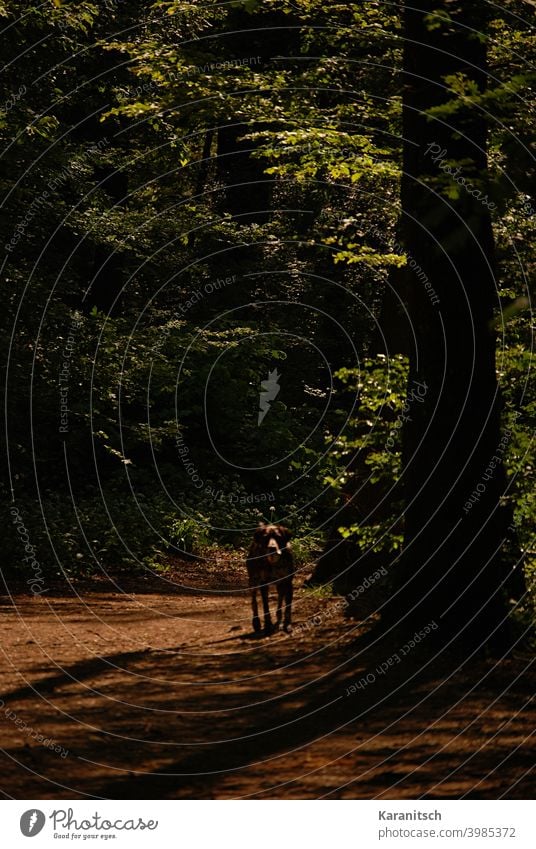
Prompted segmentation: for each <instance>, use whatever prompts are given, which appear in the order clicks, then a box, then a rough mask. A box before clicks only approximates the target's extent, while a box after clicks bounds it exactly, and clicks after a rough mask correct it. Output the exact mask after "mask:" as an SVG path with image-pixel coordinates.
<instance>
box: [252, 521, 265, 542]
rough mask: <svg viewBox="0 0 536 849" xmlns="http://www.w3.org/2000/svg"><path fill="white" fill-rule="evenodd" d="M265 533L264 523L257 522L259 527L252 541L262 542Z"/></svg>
mask: <svg viewBox="0 0 536 849" xmlns="http://www.w3.org/2000/svg"><path fill="white" fill-rule="evenodd" d="M265 531H266V525H265V524H264V522H259V527H258V528H257V530H256V531H255V532H254V534H253V539H254V540H255V542H262V539H263V537H264V533H265Z"/></svg>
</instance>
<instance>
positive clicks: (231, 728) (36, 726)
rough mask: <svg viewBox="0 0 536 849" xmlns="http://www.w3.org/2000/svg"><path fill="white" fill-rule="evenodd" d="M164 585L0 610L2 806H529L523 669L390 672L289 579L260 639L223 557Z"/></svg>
mask: <svg viewBox="0 0 536 849" xmlns="http://www.w3.org/2000/svg"><path fill="white" fill-rule="evenodd" d="M179 574H180V576H181V578H180V580H181V583H182V586H180V585H179V584H178V578H177V575H179ZM171 575H174V576H175V577H174V579H172V578H171V577H170V576H171ZM170 576H168V577H167V578H162V577H161V576H148V577H147V578H146V579H141V578H138V579H130V580H128V579H124V580H121V581H120V584H119V582H118V584H117V586H114V585H113V583H111V582H107V581H106V582H105V581H104V580H102V581H98V582H91V583H90V582H85V583H84V582H80V583H78V584H76V585H75V590H74V591H73V592H69V593H68V594H66V593H65V592H64V591H63V592H61V591H60V590H59V589H56V590H54V589H52V588H51V589H50V590H49V592H48V593H46V594H43V595H42V596H41V597H39V598H37V597H32V596H29V595H28V594H27V593H26V594H24V593H23V592H22V591H21V590H22V588H21V587H19V588H18V589H19V592H16V591H15V589H16V588H15V587H11V593H12V595H11V597H9V596H2V597H0V634H1V645H2V648H3V659H2V663H1V667H0V686H1V689H0V692H1V693H2V694H3V695H2V696H1V698H2V700H3V702H4V704H3V706H0V720H1V721H0V745H1V747H2V749H3V753H2V754H1V756H0V757H1V775H2V789H3V792H4V795H5V796H6V797H13V798H27V799H39V798H58V799H62V798H63V799H66V798H84V797H88V796H89V797H100V798H119V799H121V798H140V799H151V798H218V799H225V798H237V797H248V798H286V799H290V798H299V799H312V798H319V797H327V798H419V797H420V798H428V799H435V798H438V799H440V798H459V797H460V796H464V795H466V796H468V797H471V798H499V797H501V796H504V797H506V798H532V797H533V795H534V791H535V789H536V782H535V777H534V750H533V747H532V746H531V739H532V735H533V734H534V729H535V728H536V705H535V703H534V698H533V696H534V692H535V687H534V683H535V677H534V674H533V672H532V669H531V667H530V664H531V659H530V658H529V657H528V656H526V657H525V656H524V655H522V654H521V655H519V656H517V657H516V658H510V659H505V660H502V661H500V662H498V661H496V660H495V661H492V660H489V661H482V660H481V661H479V662H478V663H476V662H474V661H473V662H469V663H467V664H466V665H465V666H464V667H463V668H460V669H456V666H457V663H456V662H455V661H453V659H452V657H447V656H446V655H445V654H444V653H437V650H436V649H435V648H434V646H433V645H432V642H433V638H431V637H430V638H427V639H425V640H424V641H423V642H422V643H421V644H420V645H419V646H417V647H415V648H414V649H412V650H411V651H410V652H409V653H407V654H406V655H402V654H401V652H402V650H403V646H402V645H401V644H400V641H399V642H398V643H397V642H396V640H395V639H394V638H393V635H391V636H389V635H387V636H384V637H383V638H382V639H381V640H378V639H375V638H374V636H373V633H372V634H371V633H370V632H369V633H367V631H368V627H369V626H367V625H366V624H364V623H363V621H361V622H360V621H359V620H356V619H347V618H345V617H344V615H343V609H342V606H341V605H340V604H338V603H337V600H336V599H334V598H326V599H323V598H319V597H318V595H315V594H314V593H311V591H307V590H305V589H304V588H303V587H302V586H301V584H302V583H303V575H302V576H301V577H299V578H298V581H297V585H298V589H297V592H296V598H295V610H294V622H295V625H296V628H295V632H294V633H293V634H291V635H286V634H282V633H281V634H274V635H272V636H270V637H262V638H260V639H259V638H255V637H254V636H253V635H252V633H251V627H250V610H249V600H248V597H247V592H246V588H245V575H244V567H243V563H242V562H240V560H239V559H238V558H237V557H234V556H231V555H227V554H223V553H222V554H221V556H217V557H216V560H215V561H214V562H212V563H211V564H208V563H207V564H199V563H195V564H194V563H188V564H187V563H180V564H176V568H175V570H174V571H173V572H171V573H170ZM373 595H374V591H373V590H369V591H368V594H366V595H364V597H363V603H364V604H365V602H366V603H367V604H369V605H370V604H371V603H372V604H373V603H374V599H373ZM366 615H367V610H366V609H365V608H363V619H364V618H366ZM314 616H316V617H317V618H316V619H315V621H314V624H313V622H312V621H311V620H312V617H314ZM306 622H308V623H309V625H310V627H304V623H306ZM395 655H398V656H399V657H400V658H401V659H400V662H394V657H395ZM389 660H391V663H390V664H389ZM381 664H384V666H385V665H386V664H387V666H388V671H387V672H386V673H385V674H381V673H378V671H377V670H378V668H379V667H381ZM367 676H368V683H367V684H366V686H365V687H363V688H360V689H357V690H356V691H355V692H351V693H350V694H349V695H347V693H348V692H349V691H350V689H351V687H352V684H353V683H355V682H356V681H359V679H366V677H367ZM354 689H355V688H354ZM37 735H42V738H41V739H39V738H38V736H37ZM43 738H45V739H43ZM54 747H56V748H57V750H55V749H54Z"/></svg>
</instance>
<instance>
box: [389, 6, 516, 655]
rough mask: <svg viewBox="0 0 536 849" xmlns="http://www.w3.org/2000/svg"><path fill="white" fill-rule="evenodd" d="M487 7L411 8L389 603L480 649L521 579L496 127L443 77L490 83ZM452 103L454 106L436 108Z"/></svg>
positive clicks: (405, 82)
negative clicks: (512, 491) (490, 152)
mask: <svg viewBox="0 0 536 849" xmlns="http://www.w3.org/2000/svg"><path fill="white" fill-rule="evenodd" d="M438 14H439V15H442V16H444V17H438ZM484 15H485V9H484V8H481V7H479V4H469V3H468V4H459V3H458V2H451V0H443V2H438V0H427V2H423V0H417V2H416V3H414V4H412V5H411V6H405V7H404V27H405V32H404V66H403V76H402V81H403V87H404V91H403V134H404V149H403V179H402V222H401V225H402V228H401V229H402V237H403V241H404V246H405V249H406V253H407V257H408V264H407V269H406V275H407V281H406V282H407V286H405V289H406V291H407V292H408V303H407V306H408V310H409V315H410V318H411V323H412V326H413V333H414V338H415V343H416V347H415V352H414V353H413V354H412V355H411V357H410V379H409V393H408V394H409V396H410V398H411V397H412V389H414V388H415V387H416V386H417V385H418V386H419V387H420V389H419V391H418V392H414V393H413V397H414V400H413V402H412V403H411V412H410V413H409V416H410V420H408V421H407V423H406V425H405V430H404V449H403V452H404V471H403V483H404V485H405V502H406V509H405V546H404V554H403V557H402V561H401V564H400V567H399V570H398V576H397V577H398V580H397V591H396V593H395V595H394V597H393V599H392V605H391V609H392V613H395V615H396V617H397V619H403V618H405V617H408V618H409V619H410V620H411V621H412V622H413V621H415V622H420V623H422V624H423V625H424V624H426V622H425V621H424V620H425V619H426V620H427V621H429V620H432V619H435V620H436V621H437V622H438V624H439V625H441V626H442V632H443V634H445V635H446V636H449V635H451V634H453V633H460V635H461V636H462V639H464V640H469V642H471V644H474V643H475V642H478V643H480V642H483V641H485V640H487V639H488V637H490V635H491V634H492V633H493V632H494V631H495V633H496V634H497V633H499V632H500V630H501V626H500V623H501V621H502V620H503V618H504V616H505V614H506V603H505V594H504V588H505V582H506V584H507V585H508V584H510V582H511V577H512V576H511V574H510V573H509V567H508V566H507V565H506V564H505V562H504V557H503V555H502V547H503V544H504V541H505V537H506V535H507V529H508V522H509V518H508V516H507V513H506V511H505V510H504V508H503V507H502V506H501V504H500V499H501V496H502V495H503V493H504V490H505V473H504V467H503V464H502V460H503V458H504V456H505V446H506V444H507V441H508V434H506V435H505V436H504V437H501V433H500V410H501V400H500V393H499V388H498V385H497V379H496V371H495V338H494V333H493V329H492V326H491V321H492V317H493V307H494V305H495V304H496V303H498V298H497V293H496V278H495V265H494V242H493V234H492V228H491V218H490V210H489V207H488V205H487V201H486V196H487V192H488V190H487V152H486V135H487V128H486V122H485V119H484V115H483V113H482V112H481V111H479V109H478V107H477V106H472V105H470V104H467V103H462V102H461V98H460V97H459V96H457V95H454V94H453V93H452V92H451V91H449V84H448V82H446V81H445V78H446V77H447V76H449V75H452V74H458V73H461V74H464V75H465V76H466V78H468V79H469V80H470V81H471V82H472V83H473V84H475V85H476V87H477V88H478V90H479V91H482V90H483V89H484V87H485V84H486V49H485V41H484V40H483V39H482V38H480V37H479V35H477V34H475V33H478V34H479V33H481V32H482V30H483V29H485V21H484V20H483V17H484ZM449 16H450V17H449ZM445 103H451V104H453V105H454V104H456V108H455V109H454V110H452V111H450V112H449V113H448V114H444V115H441V116H440V117H437V118H433V117H430V115H429V113H428V110H429V109H430V108H431V107H434V106H438V105H441V104H445ZM448 167H450V169H451V173H450V174H449V173H448V171H447V168H448ZM463 181H465V182H463ZM501 440H502V441H501ZM496 629H497V630H496ZM490 638H491V637H490Z"/></svg>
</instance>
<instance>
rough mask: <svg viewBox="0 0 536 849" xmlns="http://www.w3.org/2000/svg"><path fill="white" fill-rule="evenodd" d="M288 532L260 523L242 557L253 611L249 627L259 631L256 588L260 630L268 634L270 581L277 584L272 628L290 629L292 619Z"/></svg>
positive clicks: (269, 624)
mask: <svg viewBox="0 0 536 849" xmlns="http://www.w3.org/2000/svg"><path fill="white" fill-rule="evenodd" d="M290 537H291V534H290V531H289V530H288V528H284V527H283V525H265V524H263V523H261V524H260V525H259V527H258V528H257V530H256V531H255V533H254V534H253V542H252V543H251V548H250V549H249V552H248V556H247V559H246V566H247V570H248V576H249V588H250V590H251V607H252V610H253V630H254V631H255V633H259V631H260V630H261V620H260V618H259V608H258V605H257V590H259V591H260V594H261V598H262V607H263V614H264V632H265V633H266V634H270V633H271V632H272V631H273V630H274V627H273V624H272V620H271V618H270V605H269V601H268V593H269V589H270V586H271V585H272V584H277V614H276V628H280V627H281V620H282V619H283V628H284V630H285V631H290V629H291V624H290V621H291V618H292V592H293V590H292V579H293V577H294V560H293V558H292V554H291V551H290V543H289V540H290ZM283 602H284V604H285V614H284V617H283Z"/></svg>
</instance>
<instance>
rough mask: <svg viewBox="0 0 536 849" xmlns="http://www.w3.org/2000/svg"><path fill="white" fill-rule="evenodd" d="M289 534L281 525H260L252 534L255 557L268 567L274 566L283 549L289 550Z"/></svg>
mask: <svg viewBox="0 0 536 849" xmlns="http://www.w3.org/2000/svg"><path fill="white" fill-rule="evenodd" d="M291 536H292V535H291V533H290V531H289V529H288V528H285V527H283V525H265V524H264V523H261V524H260V525H259V527H258V528H257V530H256V531H255V533H254V534H253V543H254V546H255V549H256V553H257V557H263V558H265V559H266V562H267V563H268V564H269V565H270V566H275V564H276V563H277V561H278V560H279V558H280V557H281V555H282V554H283V552H284V551H285V549H287V548H290V545H289V543H290V538H291Z"/></svg>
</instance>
